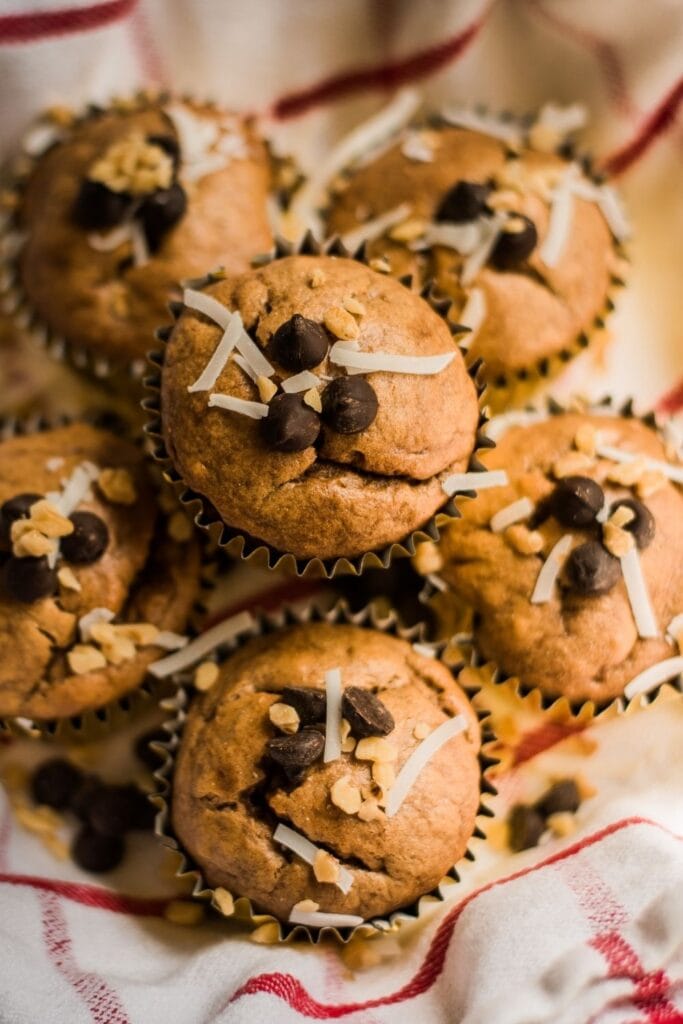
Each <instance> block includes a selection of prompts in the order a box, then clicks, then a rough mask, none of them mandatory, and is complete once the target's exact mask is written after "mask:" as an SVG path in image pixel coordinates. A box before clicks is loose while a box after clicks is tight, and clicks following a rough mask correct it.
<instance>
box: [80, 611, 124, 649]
mask: <svg viewBox="0 0 683 1024" xmlns="http://www.w3.org/2000/svg"><path fill="white" fill-rule="evenodd" d="M114 618H115V615H114V612H112V611H110V609H109V608H93V609H92V611H90V612H86V614H85V615H81V617H80V619H79V620H78V631H79V633H80V636H81V640H82V641H83V643H84V644H87V642H88V641H89V640H90V636H91V633H90V631H91V629H92V627H93V626H95V625H97V623H98V622H111V621H112V619H114Z"/></svg>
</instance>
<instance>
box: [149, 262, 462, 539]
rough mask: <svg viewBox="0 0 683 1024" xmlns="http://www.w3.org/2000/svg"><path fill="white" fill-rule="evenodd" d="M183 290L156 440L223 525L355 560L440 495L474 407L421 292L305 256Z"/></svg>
mask: <svg viewBox="0 0 683 1024" xmlns="http://www.w3.org/2000/svg"><path fill="white" fill-rule="evenodd" d="M185 298H186V306H185V308H184V310H183V312H182V314H181V315H180V317H179V320H178V322H177V323H176V325H175V327H174V328H173V330H172V332H171V334H170V339H169V341H168V344H167V346H166V351H165V361H164V366H163V371H162V381H161V392H162V395H161V405H162V421H163V433H164V439H165V442H166V447H167V449H168V452H169V455H170V457H171V459H172V461H173V463H174V465H175V468H176V470H177V471H178V473H179V474H180V476H181V477H182V479H183V481H184V482H185V484H186V485H188V486H189V487H191V488H192V489H193V490H195V491H197V492H198V493H199V494H200V495H202V496H204V498H206V499H208V501H209V502H211V503H212V505H213V506H215V508H216V509H217V511H218V513H219V514H220V516H221V517H222V518H223V520H224V521H225V522H226V523H227V524H228V525H229V526H231V527H233V528H235V529H237V530H241V531H245V532H247V533H248V534H251V535H253V536H255V537H258V538H259V539H260V540H262V541H265V542H266V543H268V544H270V545H272V546H273V547H274V548H276V549H278V550H281V551H285V552H291V553H293V554H294V555H295V556H296V557H297V558H313V557H319V558H333V557H340V556H354V555H358V554H362V553H363V552H365V551H369V550H371V549H373V548H378V547H381V546H384V545H387V544H390V543H392V542H394V541H398V540H401V539H403V538H405V537H406V535H407V534H409V533H410V532H411V531H413V530H415V529H417V528H418V527H420V526H422V525H423V524H424V523H425V522H426V521H427V520H428V519H429V517H430V516H432V515H433V513H434V512H435V511H436V510H437V509H438V508H440V507H441V506H442V505H444V503H445V501H446V495H445V493H444V490H443V486H442V480H443V477H444V474H446V473H447V472H449V471H453V470H455V469H466V468H467V465H468V462H469V459H470V456H471V454H472V451H473V449H474V446H475V435H476V429H477V422H478V402H477V395H476V389H475V387H474V385H473V383H472V381H471V379H470V377H469V376H468V373H467V371H466V369H465V366H464V362H463V359H462V356H461V354H460V352H459V350H458V349H457V347H456V345H455V343H454V341H453V339H452V337H451V333H450V330H449V328H448V326H447V325H446V323H445V322H444V321H443V319H442V318H441V317H440V316H439V315H438V314H437V313H436V312H434V310H432V308H431V307H430V306H429V305H428V303H427V302H426V301H425V300H423V299H421V298H420V297H419V296H417V295H415V294H414V293H412V292H410V291H409V290H408V289H406V288H404V287H403V286H402V285H401V284H399V283H398V282H397V281H395V280H393V279H392V278H389V277H387V276H385V275H383V274H380V273H377V272H375V271H374V270H372V269H370V268H369V267H367V266H365V265H364V264H362V263H358V262H355V261H353V260H349V259H340V258H336V257H331V256H302V255H298V256H290V257H285V258H283V259H279V260H275V261H273V262H272V263H269V264H268V265H267V266H264V267H261V268H260V269H254V270H251V271H249V272H247V273H245V274H243V275H241V276H236V277H235V276H233V277H229V278H227V279H225V280H219V281H217V282H215V283H212V284H209V285H208V286H207V287H205V288H204V289H203V291H202V293H201V294H200V295H199V297H197V293H192V292H190V293H186V296H185ZM188 303H189V308H188V305H187V304H188ZM207 303H208V305H207ZM200 308H203V309H204V310H208V315H207V314H206V313H205V312H199V309H200ZM231 314H239V317H236V316H234V315H231ZM217 320H218V321H220V322H221V324H222V326H219V325H218V323H217V322H216V321H217ZM223 331H225V334H223ZM229 332H232V334H230V333H229ZM246 332H249V333H248V334H247V333H246ZM222 335H223V340H222ZM225 339H227V341H226V340H225ZM219 342H220V344H221V349H220V351H219V350H218V349H217V346H218V345H219ZM232 344H234V345H235V348H234V349H231V347H230V346H231V345H232ZM221 353H222V355H221ZM219 357H220V358H219ZM358 367H360V369H361V372H360V373H354V372H353V370H354V368H358ZM216 374H217V375H216ZM254 378H255V379H254ZM200 388H201V390H200ZM226 403H227V404H226ZM245 403H246V404H245Z"/></svg>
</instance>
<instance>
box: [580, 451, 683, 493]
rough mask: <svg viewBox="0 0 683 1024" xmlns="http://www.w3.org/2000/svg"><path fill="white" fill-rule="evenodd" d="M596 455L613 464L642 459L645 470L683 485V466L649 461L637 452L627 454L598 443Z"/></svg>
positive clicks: (653, 460) (649, 459)
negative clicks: (657, 473)
mask: <svg viewBox="0 0 683 1024" xmlns="http://www.w3.org/2000/svg"><path fill="white" fill-rule="evenodd" d="M595 450H596V452H597V454H598V455H599V456H600V457H601V458H603V459H611V460H612V461H613V462H635V461H636V460H637V459H643V461H644V463H645V466H646V467H647V469H655V470H657V472H659V473H663V474H664V476H666V477H668V478H669V480H673V481H675V483H677V484H683V466H675V465H673V463H671V462H664V461H662V460H661V459H651V458H649V457H648V456H645V455H640V454H639V453H638V452H627V451H624V450H623V449H622V448H616V447H615V446H614V445H611V444H602V443H600V442H598V444H597V445H596V448H595Z"/></svg>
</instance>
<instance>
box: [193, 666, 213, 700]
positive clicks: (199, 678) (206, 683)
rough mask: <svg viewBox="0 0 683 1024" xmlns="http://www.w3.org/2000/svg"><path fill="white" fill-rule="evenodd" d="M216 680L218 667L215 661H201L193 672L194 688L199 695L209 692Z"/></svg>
mask: <svg viewBox="0 0 683 1024" xmlns="http://www.w3.org/2000/svg"><path fill="white" fill-rule="evenodd" d="M217 679H218V665H217V664H216V662H215V661H203V662H202V663H201V665H197V667H196V669H195V672H194V680H193V681H194V688H195V690H199V691H200V692H201V693H205V692H206V691H207V690H210V689H211V687H212V686H213V684H214V683H215V682H216V680H217Z"/></svg>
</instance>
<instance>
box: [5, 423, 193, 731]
mask: <svg viewBox="0 0 683 1024" xmlns="http://www.w3.org/2000/svg"><path fill="white" fill-rule="evenodd" d="M0 506H1V507H0V562H1V563H2V569H1V572H0V622H1V623H2V627H1V629H0V716H3V717H12V716H26V717H30V718H35V719H50V718H62V717H69V716H71V715H77V714H80V713H81V712H82V711H85V710H87V709H89V708H95V707H100V706H102V705H104V704H106V703H108V702H109V701H111V700H113V699H114V698H116V697H118V696H120V695H122V694H124V693H126V692H128V691H129V690H132V689H134V688H135V687H136V686H138V685H139V683H140V682H142V680H143V678H144V676H145V672H146V668H147V665H148V664H149V662H151V661H153V660H154V659H155V658H158V657H159V656H160V649H161V647H166V646H171V647H173V646H179V644H180V643H181V642H182V638H181V637H179V636H176V633H175V631H177V630H183V629H184V628H185V626H186V622H187V617H188V615H189V612H190V609H191V607H192V605H193V603H194V600H195V598H196V595H197V591H198V580H199V551H198V545H197V542H196V540H194V539H192V531H191V529H189V530H188V529H187V528H185V529H183V528H182V527H181V528H180V529H179V520H177V519H175V520H169V524H172V526H171V532H172V533H174V534H175V535H176V536H181V535H182V536H183V537H184V538H185V539H184V540H182V541H180V540H174V539H173V537H172V536H170V533H168V532H167V531H166V530H165V528H164V526H163V525H159V527H158V533H157V538H158V539H156V540H155V528H157V519H158V515H159V511H158V505H157V501H156V498H155V496H154V493H153V491H152V490H151V488H150V484H149V482H148V480H147V476H146V473H145V467H144V462H143V456H142V453H141V452H140V451H139V450H138V449H137V448H136V447H135V446H133V445H132V444H130V443H129V442H127V441H123V440H121V439H120V438H118V437H116V436H115V435H113V434H110V433H109V432H106V431H103V430H98V429H95V428H93V427H90V426H87V425H85V424H82V423H80V424H72V425H71V426H66V427H60V428H56V429H53V430H46V431H44V432H41V433H36V434H29V435H24V436H16V437H13V438H10V439H9V440H5V441H3V442H2V443H0ZM187 526H190V527H191V524H189V523H187ZM155 641H157V642H156V643H155Z"/></svg>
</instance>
